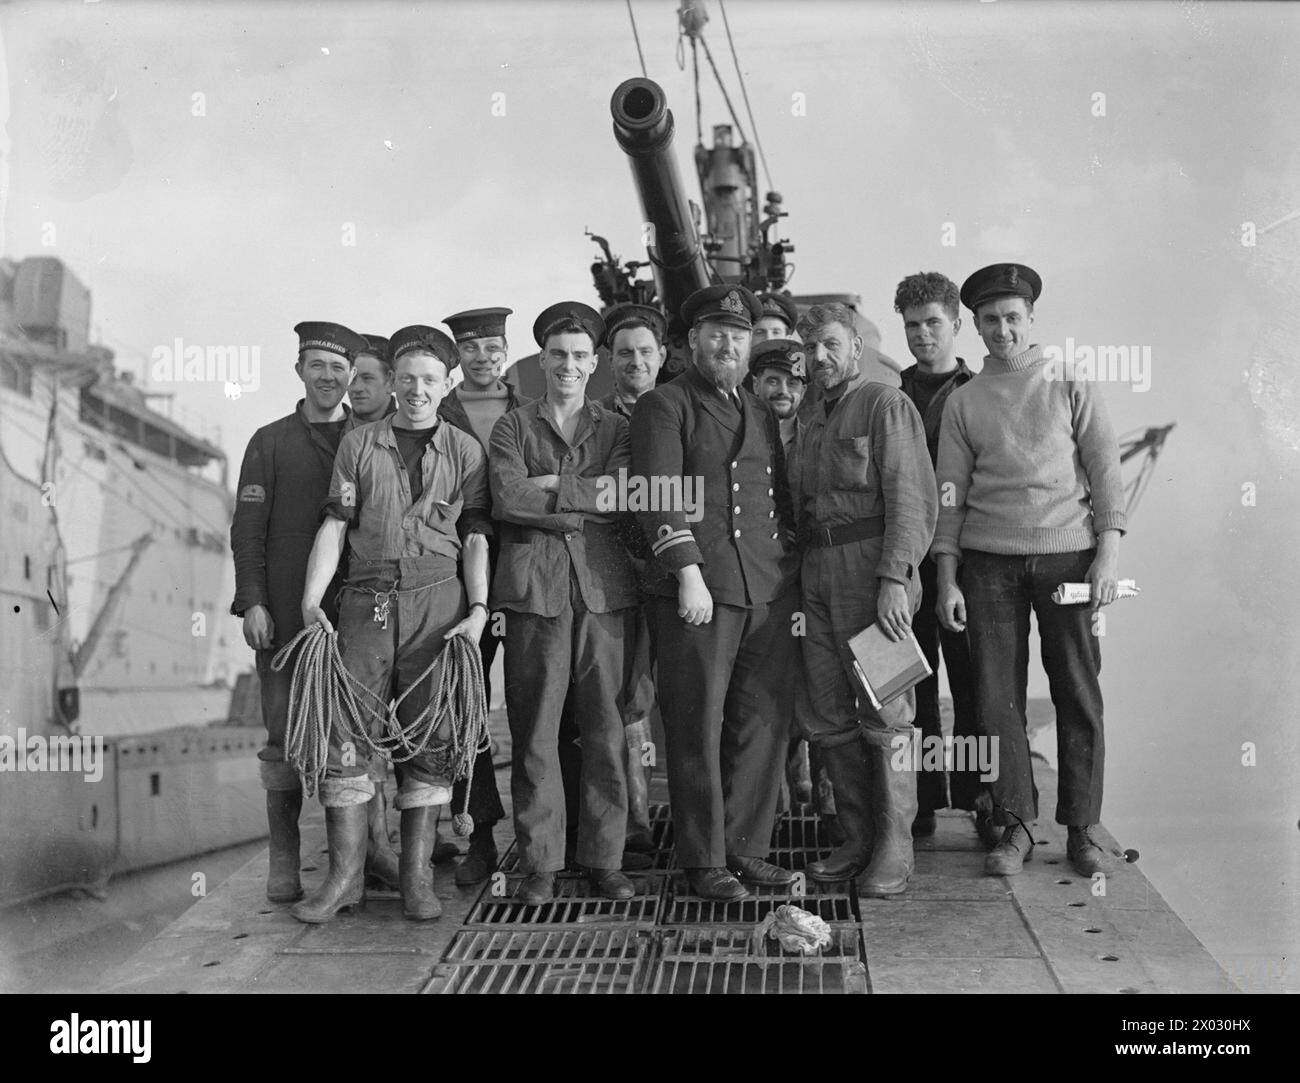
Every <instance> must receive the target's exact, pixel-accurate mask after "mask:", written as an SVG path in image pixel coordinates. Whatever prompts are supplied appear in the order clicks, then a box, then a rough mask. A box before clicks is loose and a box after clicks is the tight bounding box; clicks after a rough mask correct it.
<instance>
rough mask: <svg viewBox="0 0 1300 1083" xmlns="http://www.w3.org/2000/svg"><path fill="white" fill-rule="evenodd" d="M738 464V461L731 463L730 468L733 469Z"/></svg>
mask: <svg viewBox="0 0 1300 1083" xmlns="http://www.w3.org/2000/svg"><path fill="white" fill-rule="evenodd" d="M739 465H740V463H738V462H735V463H732V464H731V469H732V470H735V469H736V467H738V466H739Z"/></svg>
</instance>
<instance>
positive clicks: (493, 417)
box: [456, 380, 510, 452]
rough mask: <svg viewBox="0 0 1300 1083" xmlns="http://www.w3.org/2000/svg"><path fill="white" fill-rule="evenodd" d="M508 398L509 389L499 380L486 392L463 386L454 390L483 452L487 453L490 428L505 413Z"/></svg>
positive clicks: (490, 436) (490, 434) (490, 437)
mask: <svg viewBox="0 0 1300 1083" xmlns="http://www.w3.org/2000/svg"><path fill="white" fill-rule="evenodd" d="M509 396H510V390H509V388H507V387H506V385H505V384H504V383H502V382H501V381H500V380H498V381H497V382H496V383H495V384H493V385H492V386H491V387H489V388H488V389H487V390H486V391H475V390H474V389H473V388H469V387H466V386H465V385H464V384H461V385H460V387H458V388H456V397H457V398H458V399H460V404H461V406H463V407H464V408H465V416H466V417H467V418H469V423H470V425H471V426H472V427H473V429H474V435H475V436H477V437H478V442H479V443H480V444H482V445H483V450H484V452H486V451H487V447H488V444H489V442H490V441H491V439H492V426H493V425H495V424H496V423H497V421H498V420H499V419H500V417H501V415H502V414H504V413H505V412H506V401H507V400H508V398H509Z"/></svg>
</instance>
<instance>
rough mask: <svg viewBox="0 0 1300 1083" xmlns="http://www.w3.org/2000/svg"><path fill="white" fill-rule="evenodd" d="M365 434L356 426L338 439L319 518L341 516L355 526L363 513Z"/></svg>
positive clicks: (339, 517) (337, 517) (344, 520)
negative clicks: (332, 468)
mask: <svg viewBox="0 0 1300 1083" xmlns="http://www.w3.org/2000/svg"><path fill="white" fill-rule="evenodd" d="M362 440H363V437H362V435H361V430H360V429H353V430H352V431H351V432H350V433H347V434H346V435H344V437H343V439H342V440H341V441H340V442H339V450H338V454H336V455H335V456H334V473H333V475H332V476H331V477H330V491H329V495H328V496H326V497H325V500H324V501H323V502H322V504H321V508H320V517H321V519H322V520H324V519H325V518H326V517H329V518H333V519H342V520H343V522H345V523H347V524H348V525H350V526H351V525H355V524H356V522H357V520H358V518H359V517H360V515H361V488H360V485H359V484H358V476H359V474H360V472H361V446H362Z"/></svg>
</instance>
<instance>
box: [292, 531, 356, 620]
mask: <svg viewBox="0 0 1300 1083" xmlns="http://www.w3.org/2000/svg"><path fill="white" fill-rule="evenodd" d="M347 532H348V524H347V523H345V522H344V521H343V520H342V519H335V518H333V517H330V518H327V519H326V520H325V521H324V522H323V523H321V525H320V529H319V530H318V531H316V540H315V542H313V543H312V547H311V556H310V557H309V558H308V560H307V582H306V585H305V586H304V587H303V592H302V601H303V605H304V606H306V607H312V606H318V605H320V602H321V599H322V598H323V597H325V591H326V590H327V589H328V587H329V585H330V580H331V579H333V578H334V573H335V572H336V571H337V570H338V566H339V557H340V556H341V555H342V554H343V542H344V540H345V539H346V538H347Z"/></svg>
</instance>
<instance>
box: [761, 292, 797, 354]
mask: <svg viewBox="0 0 1300 1083" xmlns="http://www.w3.org/2000/svg"><path fill="white" fill-rule="evenodd" d="M755 296H756V297H757V298H758V301H759V304H761V305H762V306H763V314H762V315H761V316H760V317H759V318H758V320H757V321H755V323H754V344H755V345H757V344H758V343H760V342H766V341H767V340H768V339H771V338H793V339H796V340H797V339H798V337H799V336H798V333H797V332H796V331H795V327H796V326H797V325H798V323H799V308H798V306H797V305H795V303H794V298H793V297H790V296H788V295H787V294H784V293H759V294H756V295H755Z"/></svg>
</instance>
